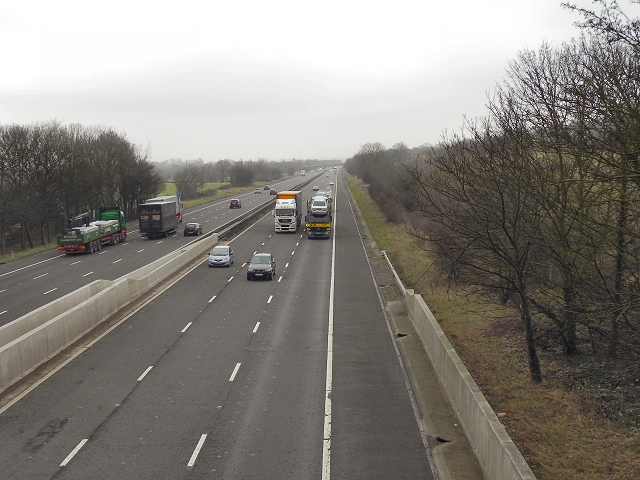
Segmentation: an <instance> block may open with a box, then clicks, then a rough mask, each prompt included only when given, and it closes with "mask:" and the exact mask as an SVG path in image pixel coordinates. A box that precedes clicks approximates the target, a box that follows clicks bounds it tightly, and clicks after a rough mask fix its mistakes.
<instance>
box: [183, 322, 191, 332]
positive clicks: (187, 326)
mask: <svg viewBox="0 0 640 480" xmlns="http://www.w3.org/2000/svg"><path fill="white" fill-rule="evenodd" d="M192 323H193V322H189V323H187V324H186V325H185V327H184V328H183V329H182V330H180V333H184V332H186V331H187V329H188V328H189V327H190V326H191V324H192Z"/></svg>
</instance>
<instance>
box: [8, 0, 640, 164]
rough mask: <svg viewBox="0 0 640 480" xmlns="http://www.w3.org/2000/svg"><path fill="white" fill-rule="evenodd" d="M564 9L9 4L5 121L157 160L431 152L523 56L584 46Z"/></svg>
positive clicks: (456, 4) (427, 4)
mask: <svg viewBox="0 0 640 480" xmlns="http://www.w3.org/2000/svg"><path fill="white" fill-rule="evenodd" d="M572 3H576V4H578V5H581V6H588V7H590V8H592V3H591V1H590V0H575V1H574V2H572ZM625 3H626V2H625V0H622V1H621V4H622V5H624V4H625ZM560 4H561V0H447V1H431V0H393V1H387V2H375V1H371V0H367V1H360V0H356V1H350V0H337V1H336V0H324V1H322V2H305V1H301V0H270V1H265V0H257V1H256V0H244V1H233V0H224V1H219V0H208V1H194V0H182V1H180V2H159V1H158V0H154V1H147V0H126V1H121V0H111V1H108V2H94V1H88V0H78V1H76V0H55V1H52V0H20V1H4V2H2V3H1V4H0V44H1V45H2V46H3V47H2V57H1V58H2V60H1V62H2V63H1V65H2V67H1V68H0V124H11V123H17V124H21V125H25V124H35V123H37V122H47V121H51V120H57V121H59V122H61V123H63V124H70V123H79V124H81V125H84V126H87V127H89V126H95V125H98V126H103V127H108V128H112V129H114V130H115V131H117V132H120V133H123V134H126V136H127V138H128V139H129V140H130V141H131V142H132V143H134V144H135V145H138V146H140V147H142V148H147V147H148V148H149V149H150V152H151V156H152V159H153V160H156V161H162V160H165V159H168V158H182V159H185V160H186V159H195V158H202V159H203V160H204V161H207V162H208V161H217V160H219V159H222V158H229V159H232V160H239V159H241V158H242V159H244V160H248V159H253V160H257V159H258V158H265V159H268V160H280V159H291V158H298V159H306V158H317V159H323V158H348V157H350V156H352V155H353V154H354V153H356V152H357V151H358V149H359V148H360V146H361V145H363V144H365V143H368V142H380V143H382V144H383V145H384V146H386V147H391V146H393V145H394V144H396V143H398V142H404V143H406V144H407V146H409V147H416V146H419V145H421V144H424V143H427V142H428V143H432V144H435V143H437V142H438V141H439V140H440V139H441V136H442V133H443V132H444V131H445V130H449V131H457V130H459V128H460V126H461V124H462V122H463V118H464V117H465V116H466V117H469V118H474V117H478V116H482V115H485V114H486V113H487V111H486V108H485V104H486V101H487V94H488V92H490V91H491V90H492V88H493V86H494V85H495V84H496V83H499V82H501V81H502V80H503V79H504V76H505V75H504V73H505V69H506V68H507V66H508V62H509V61H512V60H514V59H516V56H517V54H518V52H519V51H522V50H525V49H529V50H538V49H539V48H540V46H541V45H542V43H543V42H545V41H546V42H549V43H551V44H552V45H557V46H559V45H560V44H561V43H562V42H567V41H570V39H571V38H572V37H578V36H579V31H578V29H577V28H576V27H575V26H574V25H573V23H574V22H576V21H579V20H581V18H580V17H579V16H578V15H577V14H576V13H572V12H570V11H568V10H566V9H563V8H561V6H560ZM636 10H637V9H636ZM598 11H599V9H598ZM628 13H630V14H634V16H637V12H633V11H628Z"/></svg>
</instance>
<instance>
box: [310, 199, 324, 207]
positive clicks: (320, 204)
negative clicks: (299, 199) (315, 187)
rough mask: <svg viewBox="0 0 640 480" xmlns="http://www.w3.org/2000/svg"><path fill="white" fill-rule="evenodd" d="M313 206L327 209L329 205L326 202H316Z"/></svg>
mask: <svg viewBox="0 0 640 480" xmlns="http://www.w3.org/2000/svg"><path fill="white" fill-rule="evenodd" d="M313 206H314V207H326V206H327V204H326V202H325V201H324V200H314V202H313Z"/></svg>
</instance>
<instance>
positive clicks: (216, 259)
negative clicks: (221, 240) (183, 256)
mask: <svg viewBox="0 0 640 480" xmlns="http://www.w3.org/2000/svg"><path fill="white" fill-rule="evenodd" d="M208 263H209V266H210V267H230V266H231V264H232V263H233V249H232V248H231V247H230V246H229V245H216V246H215V247H213V250H211V253H209V260H208Z"/></svg>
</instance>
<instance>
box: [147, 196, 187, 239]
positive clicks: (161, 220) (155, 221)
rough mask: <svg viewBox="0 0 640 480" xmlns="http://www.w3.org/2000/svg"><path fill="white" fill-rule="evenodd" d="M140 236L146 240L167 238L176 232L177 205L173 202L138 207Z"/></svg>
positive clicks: (160, 202)
mask: <svg viewBox="0 0 640 480" xmlns="http://www.w3.org/2000/svg"><path fill="white" fill-rule="evenodd" d="M138 221H139V223H140V235H142V236H143V237H147V238H150V239H151V238H155V237H167V235H169V234H170V233H174V232H176V231H177V230H178V217H177V204H176V202H175V201H173V200H165V201H156V202H149V203H142V204H140V205H138Z"/></svg>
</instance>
